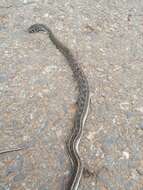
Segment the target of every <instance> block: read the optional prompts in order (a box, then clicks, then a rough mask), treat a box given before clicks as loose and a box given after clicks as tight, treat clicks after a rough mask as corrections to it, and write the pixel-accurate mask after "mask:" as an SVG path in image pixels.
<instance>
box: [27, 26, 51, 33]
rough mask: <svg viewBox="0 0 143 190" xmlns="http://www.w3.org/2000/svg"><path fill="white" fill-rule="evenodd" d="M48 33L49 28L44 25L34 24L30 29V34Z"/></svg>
mask: <svg viewBox="0 0 143 190" xmlns="http://www.w3.org/2000/svg"><path fill="white" fill-rule="evenodd" d="M41 31H42V32H47V31H48V28H47V27H46V26H45V25H44V24H33V25H32V26H30V27H29V28H28V32H29V33H36V32H41Z"/></svg>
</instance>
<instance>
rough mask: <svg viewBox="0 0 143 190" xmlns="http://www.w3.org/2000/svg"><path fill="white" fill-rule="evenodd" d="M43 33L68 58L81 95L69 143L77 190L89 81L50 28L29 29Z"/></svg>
mask: <svg viewBox="0 0 143 190" xmlns="http://www.w3.org/2000/svg"><path fill="white" fill-rule="evenodd" d="M41 31H42V32H46V33H47V34H48V36H49V38H50V40H51V41H52V42H53V44H54V45H55V46H56V48H57V49H58V50H59V51H60V52H61V53H62V54H63V56H64V57H65V58H66V60H67V63H68V64H69V66H70V68H71V70H72V72H73V77H74V78H75V80H76V81H77V85H78V90H79V94H78V99H77V103H76V104H77V110H76V114H75V121H74V127H73V131H72V134H71V136H70V138H69V140H68V142H67V147H68V152H69V156H70V159H71V162H72V167H73V178H72V181H71V184H70V187H69V188H68V190H77V189H78V187H79V183H80V180H81V176H82V172H83V164H82V161H81V159H80V156H79V153H78V147H79V142H80V139H81V135H82V129H83V126H84V123H85V120H86V117H87V114H88V109H89V101H90V96H89V85H88V80H87V78H86V76H85V74H84V72H83V70H82V68H81V67H80V65H79V64H78V62H77V61H76V60H75V58H74V56H73V54H72V53H71V51H70V50H69V49H68V48H67V47H66V46H65V45H64V44H62V43H61V42H60V41H59V40H58V39H57V38H56V37H55V35H54V34H53V32H52V31H51V30H50V28H49V27H47V26H45V25H43V24H34V25H32V26H30V27H29V29H28V32H29V33H36V32H41Z"/></svg>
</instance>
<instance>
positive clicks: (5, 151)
mask: <svg viewBox="0 0 143 190" xmlns="http://www.w3.org/2000/svg"><path fill="white" fill-rule="evenodd" d="M22 149H25V147H22V148H15V149H11V150H10V149H9V150H3V151H1V152H0V154H6V153H9V152H16V151H19V150H22Z"/></svg>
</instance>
